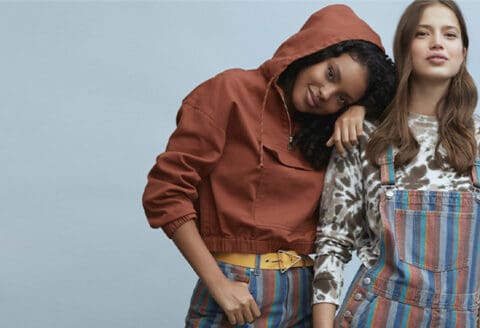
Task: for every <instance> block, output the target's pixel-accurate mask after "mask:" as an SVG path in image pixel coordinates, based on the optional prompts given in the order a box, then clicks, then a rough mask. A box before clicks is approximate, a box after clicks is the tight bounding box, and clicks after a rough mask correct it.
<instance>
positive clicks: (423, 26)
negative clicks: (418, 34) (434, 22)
mask: <svg viewBox="0 0 480 328" xmlns="http://www.w3.org/2000/svg"><path fill="white" fill-rule="evenodd" d="M418 27H422V28H428V29H432V28H433V27H432V26H431V25H428V24H419V25H418ZM449 29H454V30H457V31H460V29H459V28H458V27H457V26H455V25H445V26H442V30H449Z"/></svg>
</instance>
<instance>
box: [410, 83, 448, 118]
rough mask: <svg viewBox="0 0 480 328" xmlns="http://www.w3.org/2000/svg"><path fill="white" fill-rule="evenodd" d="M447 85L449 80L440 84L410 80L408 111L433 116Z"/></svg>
mask: <svg viewBox="0 0 480 328" xmlns="http://www.w3.org/2000/svg"><path fill="white" fill-rule="evenodd" d="M449 85H450V80H447V81H441V82H432V81H418V80H412V82H411V84H410V101H409V105H408V107H409V108H408V110H409V111H410V112H413V113H417V114H421V115H429V116H435V115H436V113H437V106H438V104H439V102H440V101H441V100H442V97H443V96H444V95H445V93H446V92H447V89H448V87H449Z"/></svg>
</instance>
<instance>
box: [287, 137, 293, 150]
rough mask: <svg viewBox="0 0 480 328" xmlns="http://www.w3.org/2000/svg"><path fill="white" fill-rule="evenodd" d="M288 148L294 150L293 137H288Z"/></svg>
mask: <svg viewBox="0 0 480 328" xmlns="http://www.w3.org/2000/svg"><path fill="white" fill-rule="evenodd" d="M288 150H293V137H292V136H290V137H288Z"/></svg>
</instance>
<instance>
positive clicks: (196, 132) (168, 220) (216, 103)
mask: <svg viewBox="0 0 480 328" xmlns="http://www.w3.org/2000/svg"><path fill="white" fill-rule="evenodd" d="M225 88H226V81H225V78H224V77H223V76H221V75H218V76H217V77H214V78H212V79H210V80H208V81H206V82H204V83H202V84H201V85H200V86H198V87H197V88H196V89H195V90H193V91H192V92H191V93H190V94H189V95H188V96H187V97H186V98H185V99H184V101H183V103H182V106H181V108H180V110H179V112H178V115H177V128H176V130H175V131H174V132H173V134H172V135H171V137H170V139H169V142H168V145H167V149H166V151H165V152H164V153H162V154H160V155H159V156H158V157H157V160H156V164H155V165H154V166H153V168H152V169H151V171H150V173H149V174H148V178H147V185H146V187H145V191H144V194H143V206H144V209H145V214H146V216H147V219H148V222H149V224H150V226H151V227H152V228H159V227H161V228H162V229H163V230H164V231H165V233H166V234H167V235H168V236H169V237H170V238H171V237H172V236H173V234H174V233H175V231H176V230H177V229H178V228H179V227H180V226H181V225H182V224H184V223H186V222H188V221H189V220H193V219H195V218H196V217H197V212H196V210H195V206H194V202H195V200H196V199H197V198H198V191H197V186H198V184H199V183H200V181H201V180H202V179H203V178H204V177H206V176H207V175H208V174H209V173H210V172H211V170H212V169H213V167H214V166H215V164H216V163H217V161H218V160H219V158H220V157H221V155H222V152H223V148H224V145H225V135H226V133H225V131H226V126H227V124H228V111H229V110H228V107H229V102H228V100H227V99H225V98H222V95H225V92H224V91H225Z"/></svg>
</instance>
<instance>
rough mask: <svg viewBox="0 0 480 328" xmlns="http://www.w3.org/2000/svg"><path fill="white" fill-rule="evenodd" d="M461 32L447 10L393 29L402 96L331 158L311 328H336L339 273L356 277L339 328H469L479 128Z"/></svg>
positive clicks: (414, 13)
mask: <svg viewBox="0 0 480 328" xmlns="http://www.w3.org/2000/svg"><path fill="white" fill-rule="evenodd" d="M468 46H469V40H468V34H467V28H466V24H465V20H464V18H463V15H462V13H461V11H460V9H459V7H458V5H457V4H456V3H455V2H454V1H451V0H418V1H414V2H412V3H411V4H410V5H409V6H408V7H407V9H406V10H405V12H404V13H403V15H402V16H401V18H400V21H399V24H398V27H397V30H396V34H395V39H394V58H395V63H396V67H397V72H398V81H399V85H398V89H397V91H396V94H395V96H394V99H393V101H392V102H391V103H390V105H389V106H388V107H387V109H386V111H385V112H384V114H383V115H382V116H381V119H380V120H379V122H378V123H379V124H378V127H375V125H374V124H371V123H367V124H366V126H365V131H366V134H365V135H364V136H363V137H362V138H361V139H360V141H359V146H358V147H357V148H355V149H354V150H353V151H352V152H350V153H349V154H348V155H347V157H346V158H345V159H343V158H341V157H339V156H338V155H336V154H334V155H332V158H331V162H330V164H329V167H328V170H327V174H326V178H325V189H324V192H323V196H322V201H321V206H320V224H319V226H318V229H317V254H318V257H317V259H316V263H315V277H314V282H313V285H314V296H313V300H314V303H315V305H314V310H313V311H314V321H315V327H317V328H319V327H332V326H333V323H334V313H335V309H336V305H338V304H339V298H340V290H341V288H342V286H343V278H342V271H343V266H344V264H345V263H346V262H348V261H349V260H350V258H351V252H352V251H353V250H355V251H356V252H357V255H358V257H359V259H360V260H361V262H362V265H361V267H360V269H359V271H358V273H357V275H356V276H355V278H354V281H353V282H352V285H351V286H350V288H349V291H348V293H347V295H346V297H345V300H344V303H343V305H342V307H341V308H340V310H339V312H338V314H337V317H336V321H335V323H336V326H339V327H387V326H388V327H462V328H463V327H476V326H477V323H478V318H477V313H478V308H479V298H480V294H479V281H480V277H479V274H480V267H479V265H480V258H479V255H480V253H479V252H480V240H479V238H480V221H479V219H480V217H479V215H480V207H479V204H480V203H479V202H480V192H479V189H478V187H479V181H478V174H477V170H478V168H479V167H480V164H479V163H480V162H479V161H478V160H477V159H478V158H479V154H478V142H479V141H480V121H479V119H478V118H476V117H475V116H474V110H475V106H476V104H477V89H476V87H475V84H474V82H473V80H472V77H471V76H470V74H469V73H468V70H467V65H466V59H467V51H468Z"/></svg>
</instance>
